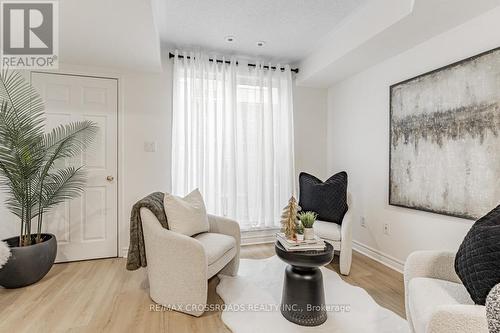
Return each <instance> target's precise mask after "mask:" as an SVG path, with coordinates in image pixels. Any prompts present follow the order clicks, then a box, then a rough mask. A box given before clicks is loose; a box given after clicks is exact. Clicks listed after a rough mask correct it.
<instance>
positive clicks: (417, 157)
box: [389, 48, 500, 219]
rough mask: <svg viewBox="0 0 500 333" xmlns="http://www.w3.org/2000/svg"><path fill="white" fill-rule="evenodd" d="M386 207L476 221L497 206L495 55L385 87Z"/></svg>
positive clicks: (498, 70) (498, 71) (499, 65)
mask: <svg viewBox="0 0 500 333" xmlns="http://www.w3.org/2000/svg"><path fill="white" fill-rule="evenodd" d="M389 165H390V166H389V168H390V170H389V204H391V205H395V206H402V207H407V208H413V209H418V210H424V211H430V212H434V213H439V214H445V215H451V216H457V217H462V218H467V219H476V218H478V217H480V216H482V215H483V214H485V213H487V212H488V211H490V210H491V209H492V208H494V207H495V206H497V205H498V204H499V203H500V48H499V49H495V50H491V51H488V52H485V53H482V54H479V55H477V56H474V57H472V58H468V59H465V60H462V61H460V62H457V63H454V64H451V65H448V66H446V67H443V68H440V69H437V70H434V71H432V72H429V73H425V74H422V75H420V76H418V77H415V78H412V79H409V80H406V81H403V82H400V83H397V84H394V85H392V86H391V87H390V163H389Z"/></svg>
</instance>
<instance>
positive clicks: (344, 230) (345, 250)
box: [314, 193, 352, 275]
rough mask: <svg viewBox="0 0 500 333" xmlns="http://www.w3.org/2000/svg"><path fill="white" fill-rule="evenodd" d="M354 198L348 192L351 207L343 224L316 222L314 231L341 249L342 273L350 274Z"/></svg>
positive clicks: (337, 248)
mask: <svg viewBox="0 0 500 333" xmlns="http://www.w3.org/2000/svg"><path fill="white" fill-rule="evenodd" d="M351 204H352V198H351V194H350V193H347V205H348V206H349V209H348V211H347V213H346V214H345V215H344V219H343V220H342V225H338V224H336V223H333V222H325V221H320V220H318V221H316V222H314V233H315V234H316V235H318V236H319V237H321V238H322V239H323V240H325V241H326V242H328V243H330V244H332V246H333V249H334V250H335V251H340V256H339V265H340V273H341V274H342V275H349V272H350V271H351V262H352V209H351V207H352V206H351Z"/></svg>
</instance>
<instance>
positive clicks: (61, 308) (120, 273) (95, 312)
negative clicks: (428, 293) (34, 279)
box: [0, 244, 404, 333]
mask: <svg viewBox="0 0 500 333" xmlns="http://www.w3.org/2000/svg"><path fill="white" fill-rule="evenodd" d="M273 254H274V248H273V245H272V244H265V245H251V246H244V247H243V248H242V257H243V258H252V259H259V258H266V257H269V256H272V255H273ZM327 267H328V268H329V269H332V270H334V271H336V272H338V271H339V270H338V256H335V259H334V261H333V262H332V263H331V264H329V265H328V266H327ZM343 279H344V280H345V281H347V282H348V283H350V284H352V285H356V286H360V287H362V288H364V289H366V290H367V291H368V293H369V294H370V295H371V296H372V297H373V298H374V299H375V301H376V302H378V303H379V304H380V305H381V306H383V307H386V308H388V309H390V310H392V311H394V312H396V313H397V314H399V315H400V316H402V317H404V299H403V298H404V291H403V277H402V275H401V274H400V273H398V272H395V271H393V270H391V269H389V268H387V267H385V266H383V265H382V264H380V263H378V262H375V261H373V260H371V259H369V258H367V257H365V256H363V255H360V254H358V253H356V252H354V257H353V264H352V270H351V274H350V275H349V276H348V277H343ZM217 283H218V279H217V278H213V279H211V280H210V281H209V296H208V302H209V304H214V303H222V300H221V299H220V297H219V296H218V295H217V294H216V292H215V287H216V286H217ZM153 304H154V303H153V302H152V301H151V300H150V298H149V296H148V291H147V287H146V284H145V270H144V269H140V270H137V271H134V272H129V271H126V270H125V259H122V258H114V259H103V260H91V261H82V262H75V263H68V264H56V265H54V267H53V268H52V270H51V271H50V272H49V274H48V275H47V276H46V277H45V278H44V279H43V280H42V281H41V282H39V283H37V284H35V285H32V286H29V287H27V288H23V289H14V290H6V289H1V288H0V332H14V331H17V332H173V333H184V332H185V333H192V332H200V333H209V332H230V331H229V330H228V329H227V328H226V327H225V326H224V323H223V322H222V321H221V319H220V313H219V312H206V313H205V314H204V315H203V316H201V317H200V318H194V317H191V316H188V315H184V314H181V313H177V312H172V311H160V312H155V311H151V310H150V306H152V305H153ZM262 333H265V332H262Z"/></svg>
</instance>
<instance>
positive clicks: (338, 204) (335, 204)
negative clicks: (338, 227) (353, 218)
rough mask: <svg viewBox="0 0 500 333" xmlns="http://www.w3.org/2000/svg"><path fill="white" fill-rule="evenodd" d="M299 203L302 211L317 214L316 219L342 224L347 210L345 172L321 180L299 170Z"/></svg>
mask: <svg viewBox="0 0 500 333" xmlns="http://www.w3.org/2000/svg"><path fill="white" fill-rule="evenodd" d="M299 186H300V199H299V205H300V207H301V208H302V210H303V211H313V212H316V214H318V220H321V221H328V222H334V223H337V224H342V219H343V218H344V215H345V213H346V212H347V208H348V207H347V173H346V172H345V171H342V172H339V173H337V174H335V175H333V176H331V177H330V178H328V180H326V181H325V182H322V181H321V180H319V179H318V178H316V177H314V176H312V175H310V174H308V173H305V172H301V173H300V175H299Z"/></svg>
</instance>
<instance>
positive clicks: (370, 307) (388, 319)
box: [217, 256, 409, 333]
mask: <svg viewBox="0 0 500 333" xmlns="http://www.w3.org/2000/svg"><path fill="white" fill-rule="evenodd" d="M285 266H286V264H285V263H284V262H282V261H281V260H280V259H279V258H278V257H276V256H273V257H271V258H268V259H263V260H253V259H242V260H241V264H240V270H239V274H238V276H236V277H230V276H225V275H219V278H220V283H219V285H218V286H217V293H218V294H219V295H220V296H221V297H222V299H223V300H224V302H225V304H226V306H227V307H228V308H227V309H225V310H224V312H223V313H222V320H223V321H224V323H225V324H226V325H227V326H228V327H229V328H230V329H231V330H232V331H233V332H234V333H265V332H273V333H280V332H283V333H285V332H286V333H293V332H325V333H326V332H328V333H337V332H338V333H340V332H342V333H350V332H352V333H360V332H363V333H370V332H373V333H385V332H387V333H389V332H390V333H397V332H405V333H407V332H409V328H408V324H407V322H406V320H404V319H402V318H401V317H399V316H398V315H396V314H395V313H393V312H391V311H389V310H387V309H385V308H382V307H381V306H379V305H378V304H377V303H375V301H374V300H373V299H372V298H371V297H370V295H368V293H367V292H366V291H365V290H364V289H362V288H359V287H354V286H351V285H350V284H348V283H346V282H344V281H342V279H341V278H340V276H339V275H338V274H337V273H335V272H334V271H331V270H329V269H325V268H322V269H321V271H322V272H323V283H324V286H325V300H326V304H327V306H328V305H348V306H349V310H348V311H343V312H339V311H329V312H328V320H327V321H326V322H325V323H324V324H322V325H320V326H316V327H303V326H298V325H295V324H293V323H291V322H289V321H287V320H286V319H285V318H283V316H282V315H281V313H280V312H279V308H278V307H277V306H278V305H279V304H280V302H281V291H282V287H283V278H284V274H285ZM269 305H271V306H269ZM272 305H274V306H272ZM261 308H262V309H264V310H265V311H262V310H261ZM249 309H253V310H249ZM255 309H259V310H260V311H255ZM269 309H272V311H268V310H269ZM332 309H334V307H332Z"/></svg>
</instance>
